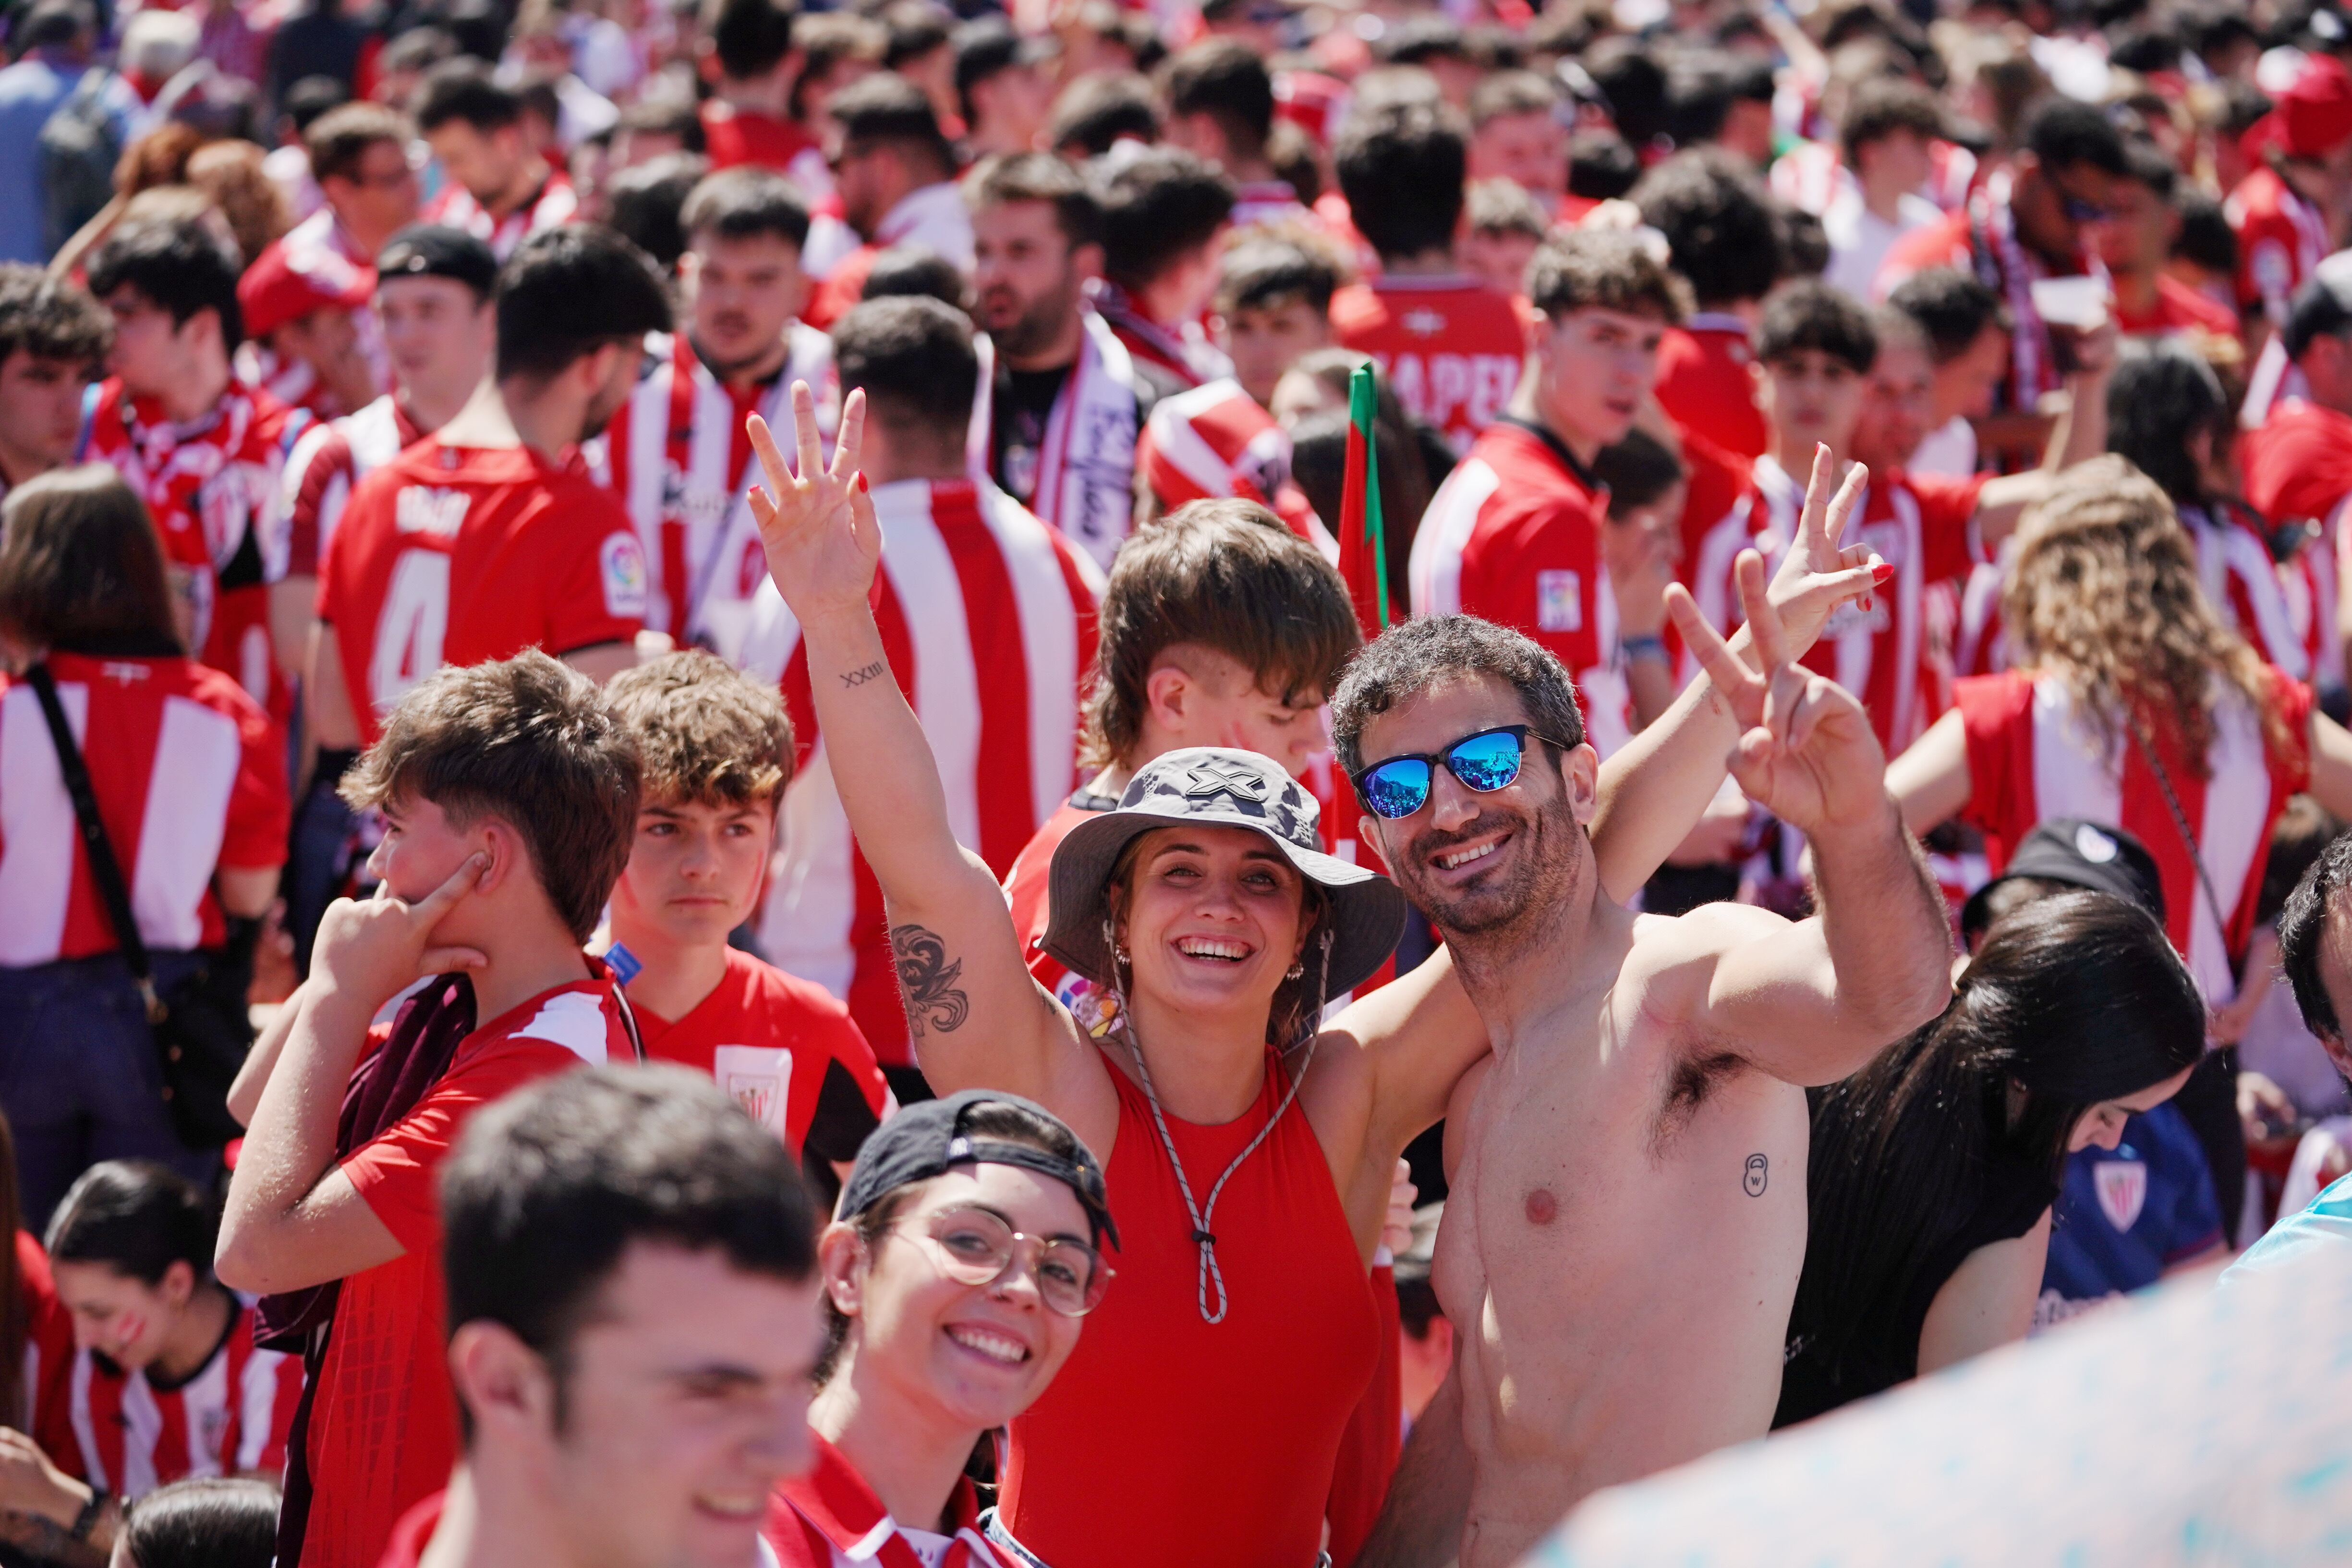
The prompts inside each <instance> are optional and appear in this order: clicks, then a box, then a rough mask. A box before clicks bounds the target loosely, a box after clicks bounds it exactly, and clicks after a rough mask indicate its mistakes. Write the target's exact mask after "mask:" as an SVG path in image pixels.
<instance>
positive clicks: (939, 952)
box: [890, 925, 971, 1039]
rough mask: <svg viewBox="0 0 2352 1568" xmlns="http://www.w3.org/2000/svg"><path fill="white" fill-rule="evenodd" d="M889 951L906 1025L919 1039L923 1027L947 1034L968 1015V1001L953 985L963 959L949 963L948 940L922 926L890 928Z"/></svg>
mask: <svg viewBox="0 0 2352 1568" xmlns="http://www.w3.org/2000/svg"><path fill="white" fill-rule="evenodd" d="M890 955H891V958H892V959H893V960H894V961H895V962H896V963H897V964H898V989H899V991H900V993H901V994H904V996H905V997H906V1001H907V1027H908V1030H909V1031H910V1032H911V1033H912V1034H913V1035H914V1037H915V1038H917V1039H921V1038H922V1037H923V1031H924V1030H925V1029H926V1028H931V1029H937V1030H938V1031H939V1032H940V1034H942V1035H951V1034H953V1033H955V1032H956V1030H958V1029H960V1028H961V1027H962V1026H963V1021H964V1020H965V1019H966V1018H968V1017H970V1016H971V999H970V998H969V997H967V996H966V995H965V994H963V993H962V992H961V990H959V989H958V988H957V986H956V982H957V981H959V980H961V979H962V978H963V960H961V959H957V960H955V961H954V962H952V963H950V962H949V959H948V944H947V943H946V942H942V941H940V933H939V932H937V931H932V930H930V929H929V927H926V926H918V925H904V926H893V927H892V928H891V929H890Z"/></svg>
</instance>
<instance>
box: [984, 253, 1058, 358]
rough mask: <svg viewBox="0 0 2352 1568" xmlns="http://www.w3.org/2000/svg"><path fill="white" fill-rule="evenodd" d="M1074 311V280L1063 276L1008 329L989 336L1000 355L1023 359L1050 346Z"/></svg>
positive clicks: (1022, 312) (1002, 329)
mask: <svg viewBox="0 0 2352 1568" xmlns="http://www.w3.org/2000/svg"><path fill="white" fill-rule="evenodd" d="M1077 309H1078V301H1077V289H1076V280H1075V279H1073V278H1072V277H1071V276H1070V275H1069V274H1068V273H1064V274H1063V275H1062V280H1061V282H1060V283H1058V284H1056V285H1055V287H1054V288H1053V289H1050V290H1048V291H1047V292H1045V293H1044V294H1041V295H1039V296H1038V297H1037V298H1036V299H1034V300H1031V301H1030V302H1029V303H1028V305H1026V306H1025V307H1024V308H1023V310H1022V311H1021V313H1020V314H1019V315H1018V316H1016V317H1014V318H1013V321H1012V323H1011V324H1010V325H1009V326H1005V327H1003V328H998V329H992V331H990V332H989V334H988V335H989V336H990V337H991V338H992V339H993V340H994V342H995V343H996V347H997V351H998V352H999V353H1004V354H1008V355H1010V356H1012V357H1013V358H1014V359H1026V358H1028V357H1030V356H1031V355H1033V354H1035V353H1039V352H1041V351H1042V350H1044V349H1045V348H1046V347H1047V346H1049V345H1050V344H1051V343H1052V342H1054V340H1055V338H1056V337H1057V336H1059V335H1060V334H1061V332H1062V331H1063V329H1064V328H1066V326H1067V325H1068V324H1069V321H1070V318H1071V317H1072V316H1074V315H1076V313H1077Z"/></svg>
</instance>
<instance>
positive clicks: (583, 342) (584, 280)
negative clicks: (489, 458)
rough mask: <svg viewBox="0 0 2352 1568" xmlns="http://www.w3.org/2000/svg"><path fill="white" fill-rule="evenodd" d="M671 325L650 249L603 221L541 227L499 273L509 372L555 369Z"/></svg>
mask: <svg viewBox="0 0 2352 1568" xmlns="http://www.w3.org/2000/svg"><path fill="white" fill-rule="evenodd" d="M669 326H670V312H669V296H668V294H667V292H666V291H665V290H664V289H663V288H662V280H661V274H660V273H659V272H658V271H656V269H655V268H654V264H653V262H652V261H651V260H650V259H649V258H647V257H646V253H645V252H644V251H642V250H639V249H638V248H637V247H635V246H634V245H631V244H630V243H629V242H628V241H627V240H625V239H624V238H622V237H620V236H619V235H617V234H615V233H614V232H613V231H612V230H611V229H609V228H606V227H604V226H602V225H600V224H593V223H567V224H563V225H562V226H558V227H555V228H549V229H541V231H540V232H539V233H537V234H534V235H532V236H531V237H530V238H529V239H526V240H524V241H523V242H522V244H521V246H520V247H519V248H517V250H516V251H515V253H514V255H513V256H512V257H511V258H509V260H508V262H507V264H506V267H505V268H504V269H503V270H501V271H500V272H499V349H498V366H499V371H498V373H499V378H500V379H501V380H503V379H504V378H506V377H508V376H513V375H524V376H540V377H546V376H551V375H555V374H560V373H561V372H562V371H563V370H564V369H566V368H567V367H569V366H570V365H571V364H572V362H574V361H575V360H577V359H579V358H580V357H581V356H582V355H583V354H589V353H594V352H595V351H596V350H597V349H599V348H602V347H603V346H604V344H606V343H611V342H623V341H625V340H627V339H630V338H639V337H643V336H644V335H645V334H646V333H647V332H659V331H668V330H669Z"/></svg>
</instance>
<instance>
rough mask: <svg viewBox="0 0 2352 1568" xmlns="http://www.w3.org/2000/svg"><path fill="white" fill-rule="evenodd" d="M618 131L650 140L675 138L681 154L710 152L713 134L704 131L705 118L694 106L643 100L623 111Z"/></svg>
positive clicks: (680, 102)
mask: <svg viewBox="0 0 2352 1568" xmlns="http://www.w3.org/2000/svg"><path fill="white" fill-rule="evenodd" d="M614 130H616V131H628V132H639V133H642V134H645V135H649V136H675V137H677V146H678V151H679V152H681V153H708V152H709V150H710V133H709V132H707V131H705V130H704V129H703V125H702V116H701V115H700V114H699V113H698V112H697V111H696V110H695V107H694V105H693V104H691V103H688V102H686V101H684V100H680V99H675V98H646V99H640V100H637V101H636V102H635V103H633V104H631V105H629V107H628V108H626V109H625V110H621V118H620V119H619V120H617V121H614Z"/></svg>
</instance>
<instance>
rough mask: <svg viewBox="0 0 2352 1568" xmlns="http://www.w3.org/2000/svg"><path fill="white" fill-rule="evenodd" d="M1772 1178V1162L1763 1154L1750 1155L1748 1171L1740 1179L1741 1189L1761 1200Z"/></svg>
mask: <svg viewBox="0 0 2352 1568" xmlns="http://www.w3.org/2000/svg"><path fill="white" fill-rule="evenodd" d="M1771 1176H1772V1162H1771V1161H1769V1160H1767V1159H1766V1158H1765V1157H1764V1156H1763V1155H1761V1154H1750V1155H1748V1169H1747V1170H1746V1171H1745V1172H1743V1173H1741V1174H1740V1177H1739V1185H1740V1189H1741V1190H1742V1191H1744V1192H1745V1193H1747V1194H1748V1196H1749V1197H1751V1198H1760V1197H1762V1196H1763V1195H1764V1188H1765V1186H1766V1184H1768V1183H1769V1181H1770V1180H1771Z"/></svg>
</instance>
